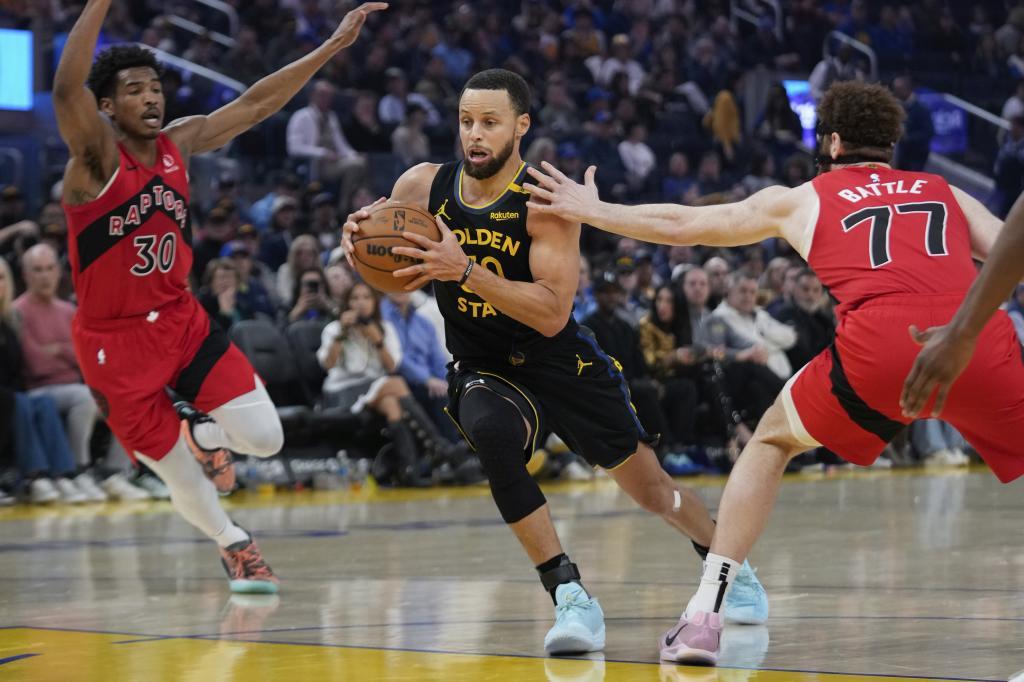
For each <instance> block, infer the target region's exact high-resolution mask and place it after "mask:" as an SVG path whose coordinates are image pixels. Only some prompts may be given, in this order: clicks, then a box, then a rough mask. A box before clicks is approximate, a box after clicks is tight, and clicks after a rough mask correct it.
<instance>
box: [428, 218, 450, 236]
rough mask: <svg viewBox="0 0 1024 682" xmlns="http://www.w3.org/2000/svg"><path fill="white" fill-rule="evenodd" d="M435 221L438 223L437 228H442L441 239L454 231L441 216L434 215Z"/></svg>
mask: <svg viewBox="0 0 1024 682" xmlns="http://www.w3.org/2000/svg"><path fill="white" fill-rule="evenodd" d="M434 222H435V223H437V229H439V230H441V239H444V238H445V237H447V236H448V235H450V234H451V233H452V231H451V230H450V229H448V226H447V225H446V224H445V222H444V220H442V219H441V216H439V215H436V216H434ZM428 241H429V240H428Z"/></svg>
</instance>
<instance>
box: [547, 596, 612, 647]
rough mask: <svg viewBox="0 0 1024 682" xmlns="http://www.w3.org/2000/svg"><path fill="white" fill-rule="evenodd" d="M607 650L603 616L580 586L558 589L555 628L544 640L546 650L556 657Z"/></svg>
mask: <svg viewBox="0 0 1024 682" xmlns="http://www.w3.org/2000/svg"><path fill="white" fill-rule="evenodd" d="M602 649H604V612H603V611H602V610H601V605H600V604H598V603H597V600H596V599H593V598H592V597H590V596H589V595H588V594H587V592H586V590H584V589H583V587H582V586H581V585H580V584H579V583H565V584H563V585H559V586H558V587H557V588H555V625H554V626H553V627H552V628H551V629H550V630H548V634H547V636H545V637H544V650H545V651H547V652H548V653H549V654H551V655H553V656H557V655H559V654H583V653H587V652H588V651H601V650H602Z"/></svg>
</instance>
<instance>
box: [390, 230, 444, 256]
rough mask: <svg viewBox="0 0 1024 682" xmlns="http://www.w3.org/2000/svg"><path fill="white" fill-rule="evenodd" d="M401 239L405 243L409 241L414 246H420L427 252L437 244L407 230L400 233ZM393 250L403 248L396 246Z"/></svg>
mask: <svg viewBox="0 0 1024 682" xmlns="http://www.w3.org/2000/svg"><path fill="white" fill-rule="evenodd" d="M402 237H404V238H405V239H406V241H410V242H412V243H413V244H415V245H416V246H420V247H422V248H424V249H426V250H428V251H429V250H430V249H432V248H433V247H434V246H435V245H436V244H437V242H435V241H434V240H433V239H428V238H427V237H424V236H423V235H422V234H418V233H416V232H409V231H408V230H406V231H405V232H403V233H402ZM395 248H398V249H402V248H405V247H403V246H397V247H395ZM392 250H393V249H392Z"/></svg>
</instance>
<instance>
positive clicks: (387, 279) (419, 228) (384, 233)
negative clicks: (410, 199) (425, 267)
mask: <svg viewBox="0 0 1024 682" xmlns="http://www.w3.org/2000/svg"><path fill="white" fill-rule="evenodd" d="M405 230H408V231H410V232H415V233H416V234H421V235H423V236H424V237H428V238H429V239H433V240H434V241H441V232H440V230H438V229H437V224H436V223H435V222H434V217H433V216H432V215H430V214H429V213H427V212H426V211H424V210H423V209H421V208H418V207H416V206H410V205H408V204H401V203H385V204H381V205H380V206H378V207H377V208H375V209H373V210H372V211H371V212H370V217H369V218H366V219H365V220H363V221H361V222H360V223H359V232H358V233H357V234H356V235H354V236H353V238H352V246H353V250H352V256H353V258H354V259H355V262H356V270H357V271H358V272H359V276H360V277H362V278H363V281H364V282H366V283H367V284H369V285H370V286H371V287H373V288H374V289H376V290H377V291H381V292H384V293H394V292H400V291H403V290H404V287H405V285H407V284H408V283H409V282H411V281H412V280H413V279H415V277H402V278H396V277H392V276H391V273H392V272H394V271H395V270H401V269H402V268H405V267H408V266H410V265H413V264H414V263H417V262H418V261H417V260H416V259H415V258H409V257H408V256H396V255H395V254H393V253H392V252H391V249H392V248H394V247H396V246H410V247H414V248H415V247H416V245H415V244H413V243H412V242H410V241H409V240H408V239H406V238H405V237H403V236H402V232H404V231H405Z"/></svg>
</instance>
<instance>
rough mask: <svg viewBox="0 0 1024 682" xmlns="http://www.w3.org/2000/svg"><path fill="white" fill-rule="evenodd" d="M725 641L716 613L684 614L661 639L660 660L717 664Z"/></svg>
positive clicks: (659, 642) (720, 619) (718, 616)
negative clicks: (722, 641) (690, 615)
mask: <svg viewBox="0 0 1024 682" xmlns="http://www.w3.org/2000/svg"><path fill="white" fill-rule="evenodd" d="M721 640H722V618H721V616H720V615H719V614H717V613H707V612H706V611H698V612H697V613H695V614H693V616H692V617H690V618H687V617H686V615H685V614H683V616H682V617H681V618H680V619H679V622H678V623H677V624H676V626H675V627H673V628H672V629H671V630H669V631H668V632H666V633H665V635H664V637H662V638H661V639H660V640H658V648H659V649H661V660H663V661H669V662H672V663H690V664H697V665H715V664H716V663H717V662H718V651H719V648H720V646H721Z"/></svg>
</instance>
